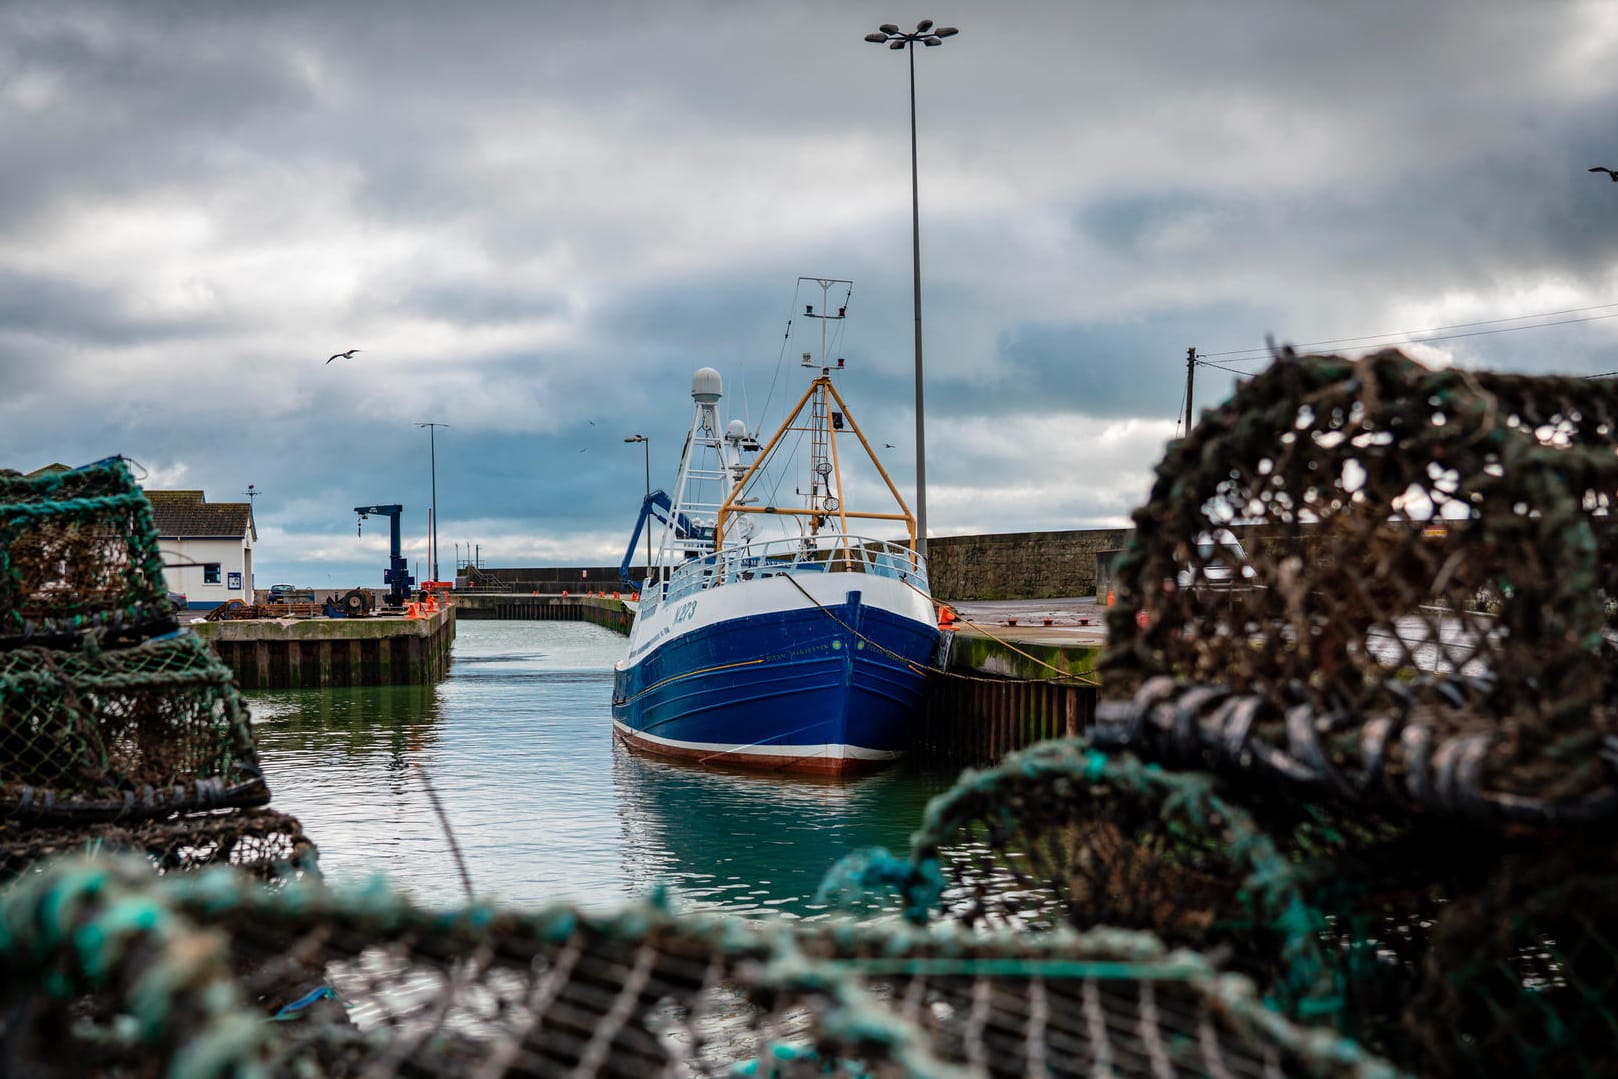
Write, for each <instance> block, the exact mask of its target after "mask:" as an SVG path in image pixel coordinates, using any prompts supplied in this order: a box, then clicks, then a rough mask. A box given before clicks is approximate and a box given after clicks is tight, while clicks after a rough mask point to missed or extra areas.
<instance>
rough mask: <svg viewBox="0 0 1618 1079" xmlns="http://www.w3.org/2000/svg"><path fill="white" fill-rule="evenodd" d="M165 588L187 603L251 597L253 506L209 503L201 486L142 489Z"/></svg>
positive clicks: (254, 537)
mask: <svg viewBox="0 0 1618 1079" xmlns="http://www.w3.org/2000/svg"><path fill="white" fill-rule="evenodd" d="M144 493H145V495H146V499H147V501H149V502H150V503H151V504H152V519H153V523H154V524H155V525H156V526H157V542H158V547H159V549H161V550H162V552H163V577H164V578H165V579H166V580H167V581H168V585H169V589H170V590H171V591H174V592H184V593H185V596H186V599H187V600H188V601H189V605H190V606H191V607H199V608H211V607H217V606H219V605H220V604H221V603H224V602H226V601H227V600H232V599H239V600H241V601H243V602H244V603H252V602H253V542H254V541H255V540H257V539H258V531H257V529H255V528H254V526H253V507H252V504H251V503H248V502H209V501H208V500H207V499H206V498H204V497H203V494H202V492H201V491H146V492H144Z"/></svg>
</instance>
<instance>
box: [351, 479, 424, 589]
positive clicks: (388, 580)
mask: <svg viewBox="0 0 1618 1079" xmlns="http://www.w3.org/2000/svg"><path fill="white" fill-rule="evenodd" d="M354 512H355V513H357V514H359V515H360V519H359V521H358V522H357V523H356V525H355V531H354V534H355V535H359V530H360V528H362V527H364V522H365V518H367V517H369V516H370V515H371V514H373V513H375V514H378V515H384V514H385V515H386V516H387V518H388V526H389V535H388V568H387V569H386V570H384V571H383V573H382V583H383V584H385V585H389V586H390V587H389V589H388V606H390V607H403V606H404V605H405V603H406V602H407V601H408V600H409V599H410V586H411V585H413V584H415V583H416V579H415V578H414V577H412V576H410V571H409V569H408V568H407V567H406V566H405V560H404V556H403V555H401V554H400V553H399V515H400V514H401V513H403V512H404V507H403V506H400V505H397V504H395V505H391V506H355V507H354Z"/></svg>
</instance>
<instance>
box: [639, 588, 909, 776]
mask: <svg viewBox="0 0 1618 1079" xmlns="http://www.w3.org/2000/svg"><path fill="white" fill-rule="evenodd" d="M828 615H835V616H836V618H835V620H834V619H833V618H832V617H828ZM839 623H842V624H839ZM937 640H938V633H937V631H936V630H935V629H934V628H933V627H932V626H930V625H926V624H922V623H918V622H916V621H914V620H913V619H909V618H903V617H900V616H898V615H895V614H892V613H890V612H888V611H886V610H883V609H881V608H879V607H873V606H869V605H864V604H862V603H861V602H860V601H859V599H858V593H854V594H852V595H851V596H850V602H848V603H847V604H843V605H839V606H836V607H831V608H827V609H825V610H821V609H817V608H805V609H798V610H787V611H776V612H770V613H767V614H753V615H748V616H746V617H740V618H733V619H729V620H727V621H722V622H718V623H716V624H714V625H711V626H707V627H704V628H701V629H697V630H693V631H691V632H689V633H685V634H682V635H680V636H677V637H675V638H673V639H671V640H669V641H668V642H667V643H665V644H663V645H661V646H660V647H658V648H657V649H655V650H653V651H652V652H651V653H650V654H648V655H646V656H645V657H643V658H642V659H641V660H640V661H639V662H637V663H635V664H634V665H632V666H628V667H624V668H621V669H619V670H618V671H617V673H616V677H615V681H614V687H613V709H612V712H613V719H614V721H615V723H614V725H615V727H616V728H617V730H618V732H619V734H620V736H621V737H623V738H624V739H625V740H626V741H628V742H630V743H631V744H634V745H637V746H639V747H641V748H644V749H647V750H650V751H652V752H656V753H660V754H664V755H670V756H680V757H687V758H692V759H697V760H702V761H705V762H707V763H714V764H738V765H747V766H758V767H769V768H780V769H784V770H792V771H811V772H821V773H830V774H839V773H842V772H845V771H849V770H853V769H858V768H861V767H871V766H874V765H877V764H881V763H882V762H884V761H889V760H893V759H895V758H896V757H898V756H899V755H901V754H902V753H903V751H904V749H905V747H906V745H907V743H908V740H909V729H908V728H909V724H910V722H911V720H912V718H913V717H915V716H917V715H918V714H919V713H920V711H921V709H922V707H923V705H924V703H925V694H926V685H927V676H926V666H927V664H928V663H929V661H930V660H931V659H932V655H933V650H934V648H935V646H936V644H937Z"/></svg>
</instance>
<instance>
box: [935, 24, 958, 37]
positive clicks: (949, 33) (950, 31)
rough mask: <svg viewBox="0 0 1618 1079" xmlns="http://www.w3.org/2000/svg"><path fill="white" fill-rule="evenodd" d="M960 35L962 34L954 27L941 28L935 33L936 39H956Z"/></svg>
mask: <svg viewBox="0 0 1618 1079" xmlns="http://www.w3.org/2000/svg"><path fill="white" fill-rule="evenodd" d="M958 33H960V31H959V30H957V29H955V27H953V26H940V27H939V28H938V29H937V30H934V31H933V36H934V37H954V36H955V35H956V34H958Z"/></svg>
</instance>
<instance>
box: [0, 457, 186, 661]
mask: <svg viewBox="0 0 1618 1079" xmlns="http://www.w3.org/2000/svg"><path fill="white" fill-rule="evenodd" d="M173 618H174V611H173V608H172V607H171V606H170V605H169V600H168V590H167V588H166V586H165V584H164V580H163V558H162V555H161V553H160V552H159V550H158V541H157V529H156V526H155V525H154V524H153V523H152V508H151V504H150V503H148V502H147V501H146V496H145V495H144V494H142V493H141V490H140V488H139V486H138V485H137V484H136V483H135V480H134V477H133V476H132V475H131V474H130V472H129V468H128V467H127V466H126V465H125V464H124V462H123V460H122V459H120V458H111V459H109V460H106V461H101V462H98V463H96V464H93V465H88V466H86V467H84V468H77V469H73V470H71V471H65V472H54V473H47V474H45V475H43V476H39V477H36V478H34V479H27V478H24V477H22V476H19V475H17V474H16V473H14V472H6V471H0V646H3V645H4V644H5V643H6V642H8V641H11V642H14V641H18V640H36V639H47V640H57V639H62V638H71V637H73V636H74V635H77V634H82V633H85V632H87V631H92V630H94V631H100V632H102V633H111V634H115V635H116V634H133V635H136V636H140V635H144V634H146V633H150V632H154V631H161V630H162V629H164V628H172V627H173V624H174V622H173Z"/></svg>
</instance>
